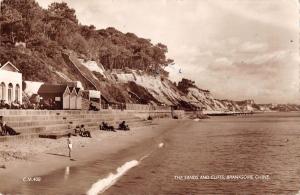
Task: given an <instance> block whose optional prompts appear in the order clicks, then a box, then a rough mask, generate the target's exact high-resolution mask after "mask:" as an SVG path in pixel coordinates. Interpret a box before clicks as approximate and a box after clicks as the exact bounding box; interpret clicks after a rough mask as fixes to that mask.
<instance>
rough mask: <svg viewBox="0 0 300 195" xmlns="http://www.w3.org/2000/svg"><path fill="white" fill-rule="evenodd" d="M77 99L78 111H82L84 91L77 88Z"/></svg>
mask: <svg viewBox="0 0 300 195" xmlns="http://www.w3.org/2000/svg"><path fill="white" fill-rule="evenodd" d="M75 89H76V93H77V97H76V109H77V110H81V109H82V90H81V89H80V88H75Z"/></svg>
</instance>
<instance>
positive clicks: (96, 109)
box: [89, 102, 99, 111]
mask: <svg viewBox="0 0 300 195" xmlns="http://www.w3.org/2000/svg"><path fill="white" fill-rule="evenodd" d="M89 110H93V111H99V109H98V108H97V107H96V106H94V105H93V103H92V102H91V103H90V107H89Z"/></svg>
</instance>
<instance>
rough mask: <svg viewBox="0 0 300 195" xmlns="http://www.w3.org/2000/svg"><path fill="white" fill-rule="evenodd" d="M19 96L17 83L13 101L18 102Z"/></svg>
mask: <svg viewBox="0 0 300 195" xmlns="http://www.w3.org/2000/svg"><path fill="white" fill-rule="evenodd" d="M19 98H20V85H19V84H17V85H16V89H15V101H17V102H19Z"/></svg>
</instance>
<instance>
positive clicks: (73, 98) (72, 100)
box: [70, 87, 77, 110]
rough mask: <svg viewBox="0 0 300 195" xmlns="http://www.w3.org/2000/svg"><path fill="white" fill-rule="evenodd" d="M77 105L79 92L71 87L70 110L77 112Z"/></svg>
mask: <svg viewBox="0 0 300 195" xmlns="http://www.w3.org/2000/svg"><path fill="white" fill-rule="evenodd" d="M76 104H77V91H76V88H75V87H70V109H71V110H75V109H76Z"/></svg>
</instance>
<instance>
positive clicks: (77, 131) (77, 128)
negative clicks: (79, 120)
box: [74, 125, 80, 135]
mask: <svg viewBox="0 0 300 195" xmlns="http://www.w3.org/2000/svg"><path fill="white" fill-rule="evenodd" d="M74 131H75V134H76V135H77V134H80V127H79V126H78V125H77V126H76V127H75V129H74Z"/></svg>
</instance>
